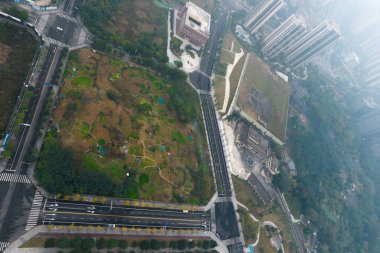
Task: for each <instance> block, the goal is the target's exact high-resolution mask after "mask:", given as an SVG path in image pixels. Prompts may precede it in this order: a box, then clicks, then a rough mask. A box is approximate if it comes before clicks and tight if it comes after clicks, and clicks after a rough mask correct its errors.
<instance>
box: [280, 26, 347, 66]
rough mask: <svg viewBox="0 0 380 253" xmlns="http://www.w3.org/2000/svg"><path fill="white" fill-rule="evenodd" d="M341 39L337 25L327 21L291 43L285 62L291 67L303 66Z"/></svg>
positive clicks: (285, 55)
mask: <svg viewBox="0 0 380 253" xmlns="http://www.w3.org/2000/svg"><path fill="white" fill-rule="evenodd" d="M339 39H340V34H339V32H338V29H337V28H336V26H335V25H333V24H332V23H331V22H329V21H325V22H323V23H322V24H320V25H319V26H317V27H316V28H314V29H313V30H312V31H311V32H309V33H307V34H306V35H304V36H303V37H302V38H301V39H300V40H298V41H297V42H296V43H294V44H292V45H291V47H290V48H289V49H288V50H287V52H285V54H284V57H285V63H286V64H287V66H288V67H289V68H291V69H297V68H299V67H302V66H304V65H306V64H307V63H308V62H309V61H310V60H311V59H312V58H314V57H315V56H317V55H319V54H320V53H322V52H324V51H325V50H326V49H328V48H329V47H331V46H332V45H334V44H335V43H336V42H337V41H338V40H339Z"/></svg>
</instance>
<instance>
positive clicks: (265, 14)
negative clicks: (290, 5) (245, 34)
mask: <svg viewBox="0 0 380 253" xmlns="http://www.w3.org/2000/svg"><path fill="white" fill-rule="evenodd" d="M284 5H285V3H284V1H283V0H261V1H259V3H258V4H256V5H255V6H254V7H253V9H252V10H251V11H250V12H249V13H248V15H247V16H246V17H244V18H243V20H242V21H241V24H242V26H243V27H244V28H245V29H246V30H247V31H249V32H250V33H254V32H256V31H257V30H259V29H260V27H261V26H262V25H264V24H265V22H266V21H268V20H269V19H270V18H271V17H273V16H274V15H275V14H276V12H277V11H278V10H280V9H281V8H282V7H283V6H284Z"/></svg>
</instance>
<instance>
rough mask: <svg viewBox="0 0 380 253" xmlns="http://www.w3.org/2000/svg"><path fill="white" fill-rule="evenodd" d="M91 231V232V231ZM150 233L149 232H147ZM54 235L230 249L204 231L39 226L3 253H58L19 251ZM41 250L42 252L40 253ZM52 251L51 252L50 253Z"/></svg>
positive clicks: (224, 250)
mask: <svg viewBox="0 0 380 253" xmlns="http://www.w3.org/2000/svg"><path fill="white" fill-rule="evenodd" d="M89 230H90V231H89ZM147 231H149V232H147ZM49 233H51V234H52V235H56V234H65V236H75V235H78V234H84V235H88V236H93V237H96V236H102V237H112V236H117V237H120V236H125V237H131V236H140V237H143V238H144V236H146V238H152V237H161V236H165V238H168V237H169V238H181V237H185V238H200V239H201V238H205V239H210V238H211V239H212V240H214V241H215V242H216V243H217V244H218V246H217V247H216V248H215V249H216V250H217V251H219V252H221V253H228V249H227V248H226V246H225V245H224V244H223V242H222V241H221V240H220V239H219V238H218V237H216V236H215V234H214V233H212V232H209V231H203V232H189V231H182V232H181V231H174V230H165V231H164V232H161V231H159V230H157V231H156V232H152V230H141V231H132V230H130V231H123V230H113V229H102V230H97V229H96V228H93V229H79V228H76V227H74V228H70V226H68V227H64V228H62V229H60V230H57V229H53V228H52V227H50V226H38V227H35V228H33V229H31V230H29V231H28V232H27V233H26V234H24V235H23V236H21V237H20V238H19V239H18V240H16V241H15V242H13V243H12V244H10V245H9V246H8V247H7V248H6V249H5V251H4V252H3V253H18V252H20V253H26V252H27V253H32V252H33V253H37V252H42V253H50V252H56V251H55V250H54V251H52V249H46V250H45V249H38V248H34V249H33V248H31V249H19V247H20V246H21V245H23V244H24V243H25V242H26V241H28V240H29V239H30V238H32V237H34V236H37V235H38V234H44V235H45V234H49ZM40 250H41V251H40ZM49 250H50V251H49Z"/></svg>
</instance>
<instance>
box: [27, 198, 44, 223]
mask: <svg viewBox="0 0 380 253" xmlns="http://www.w3.org/2000/svg"><path fill="white" fill-rule="evenodd" d="M42 200H43V196H42V195H41V194H40V192H39V191H38V190H36V193H35V194H34V198H33V203H32V208H31V210H30V213H29V217H28V222H27V223H26V227H25V230H30V229H31V228H33V227H34V226H36V225H37V221H38V216H39V213H40V210H41V205H42Z"/></svg>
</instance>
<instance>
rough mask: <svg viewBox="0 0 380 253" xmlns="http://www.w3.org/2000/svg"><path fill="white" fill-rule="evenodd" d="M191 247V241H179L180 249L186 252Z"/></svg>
mask: <svg viewBox="0 0 380 253" xmlns="http://www.w3.org/2000/svg"><path fill="white" fill-rule="evenodd" d="M188 247H189V241H188V240H178V249H179V250H184V249H186V248H188Z"/></svg>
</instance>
